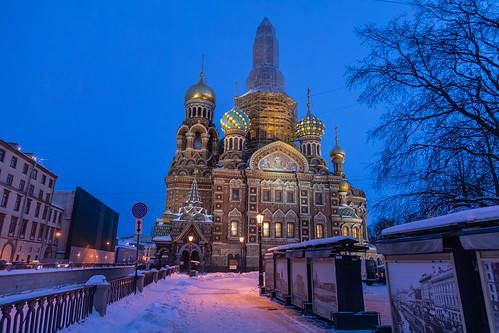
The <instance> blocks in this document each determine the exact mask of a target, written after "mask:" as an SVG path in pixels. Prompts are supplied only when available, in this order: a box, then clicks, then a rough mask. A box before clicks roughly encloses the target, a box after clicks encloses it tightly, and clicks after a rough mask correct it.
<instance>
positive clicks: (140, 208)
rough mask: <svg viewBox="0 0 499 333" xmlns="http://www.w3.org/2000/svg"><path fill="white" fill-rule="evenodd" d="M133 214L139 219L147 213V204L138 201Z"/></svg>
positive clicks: (133, 208)
mask: <svg viewBox="0 0 499 333" xmlns="http://www.w3.org/2000/svg"><path fill="white" fill-rule="evenodd" d="M132 214H133V216H135V217H136V218H138V219H140V218H142V217H144V216H146V214H147V206H146V204H144V203H142V202H139V203H136V204H135V205H133V207H132Z"/></svg>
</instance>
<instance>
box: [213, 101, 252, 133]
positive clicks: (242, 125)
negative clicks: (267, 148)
mask: <svg viewBox="0 0 499 333" xmlns="http://www.w3.org/2000/svg"><path fill="white" fill-rule="evenodd" d="M220 125H221V126H222V130H223V131H224V133H225V132H226V131H228V130H231V129H237V130H241V131H245V132H248V130H249V127H250V120H249V118H248V116H247V115H246V113H244V112H243V111H242V110H241V109H240V108H239V107H237V106H236V105H234V107H233V108H232V109H231V110H229V111H227V112H225V113H224V115H223V116H222V119H220Z"/></svg>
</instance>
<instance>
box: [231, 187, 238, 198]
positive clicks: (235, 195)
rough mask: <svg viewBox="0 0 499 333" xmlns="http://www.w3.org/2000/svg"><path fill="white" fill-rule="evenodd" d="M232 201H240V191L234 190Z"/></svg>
mask: <svg viewBox="0 0 499 333" xmlns="http://www.w3.org/2000/svg"><path fill="white" fill-rule="evenodd" d="M232 200H239V189H237V188H234V189H232Z"/></svg>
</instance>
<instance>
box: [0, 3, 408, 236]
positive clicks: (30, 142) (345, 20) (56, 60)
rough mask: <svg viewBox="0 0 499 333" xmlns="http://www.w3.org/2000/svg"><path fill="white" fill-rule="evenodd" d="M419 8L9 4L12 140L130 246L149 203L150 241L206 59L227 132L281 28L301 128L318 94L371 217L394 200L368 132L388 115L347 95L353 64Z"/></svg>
mask: <svg viewBox="0 0 499 333" xmlns="http://www.w3.org/2000/svg"><path fill="white" fill-rule="evenodd" d="M409 10H410V7H409V6H408V5H406V4H404V1H403V0H400V1H389V0H386V1H383V0H377V1H375V0H335V1H203V2H194V1H122V0H120V1H84V2H78V1H50V2H36V1H35V2H27V1H3V2H1V3H0V30H1V31H2V34H0V44H1V46H2V52H0V98H1V101H2V106H1V111H0V124H1V131H0V138H1V139H2V140H4V141H7V142H17V143H18V144H19V145H20V146H21V147H22V151H23V152H25V153H26V152H33V153H35V154H36V156H37V157H40V158H43V159H45V161H44V162H43V165H44V166H45V167H47V168H48V169H49V170H51V171H52V172H54V173H55V174H57V175H58V176H59V179H58V180H57V183H56V190H64V191H71V190H74V189H75V188H76V187H77V186H81V187H83V189H85V190H86V191H88V192H90V193H91V194H92V195H94V196H95V197H97V198H98V199H99V200H101V201H103V202H104V203H105V204H106V205H108V206H109V207H111V208H112V209H114V210H116V211H117V212H118V213H119V214H120V221H119V229H118V236H120V237H121V236H127V235H131V234H132V232H133V219H134V218H133V216H132V214H131V207H132V205H133V204H134V203H136V202H144V203H146V204H147V205H148V207H149V212H148V214H147V216H146V218H145V223H146V234H149V232H150V229H151V228H152V226H153V224H154V221H155V219H156V217H159V216H160V214H161V213H162V212H163V210H164V203H165V195H166V189H165V183H164V177H165V176H166V175H167V172H168V169H169V167H170V163H171V161H172V159H173V156H174V153H175V149H176V139H175V136H176V130H177V129H178V127H179V126H180V125H181V123H182V121H183V120H184V117H185V109H184V93H185V91H186V90H187V88H189V86H191V85H193V84H195V83H197V82H198V81H199V72H200V70H201V55H202V54H204V55H205V68H204V71H205V82H206V84H208V85H209V86H210V87H211V88H212V89H213V90H214V91H215V93H216V96H217V103H216V110H215V117H214V122H215V124H216V127H217V129H218V130H219V131H220V123H219V120H220V117H221V116H222V114H223V113H224V112H226V111H228V110H229V109H230V108H231V107H232V106H233V104H234V99H233V97H234V86H235V82H236V81H238V82H239V89H238V90H239V93H240V94H242V93H244V86H245V81H246V78H247V76H248V74H249V72H250V70H251V64H252V47H253V39H254V37H255V33H256V28H257V27H258V25H259V24H260V22H261V21H262V20H263V18H264V17H268V18H269V20H270V21H271V23H272V24H273V25H274V27H275V29H276V32H277V38H278V40H279V44H280V69H281V71H282V73H283V74H284V76H285V78H286V90H287V94H288V95H290V96H291V97H292V98H294V99H295V100H296V101H297V102H298V109H297V110H298V118H299V119H300V118H302V117H303V116H304V115H305V113H306V96H305V95H306V91H307V88H308V87H310V89H311V96H312V97H311V102H312V113H313V114H314V115H315V116H318V117H319V118H321V120H322V121H323V122H324V123H325V125H326V134H325V135H324V137H323V140H322V154H323V157H324V158H325V159H326V160H327V162H328V166H329V168H330V169H332V164H331V161H330V158H329V152H330V150H331V148H332V147H333V145H334V126H335V124H338V127H339V138H340V141H339V143H340V145H341V146H342V147H343V148H344V149H345V151H346V154H347V156H346V162H345V173H346V176H347V178H348V180H349V181H351V182H352V184H353V185H354V186H356V187H358V188H360V189H363V190H364V191H365V192H366V195H367V199H368V207H369V206H371V205H372V203H374V202H375V201H376V200H377V199H380V198H381V197H382V196H383V194H382V193H377V192H376V191H375V190H374V189H373V187H372V181H371V169H370V167H369V164H370V163H372V162H373V161H374V160H375V158H376V152H377V151H379V150H380V147H379V146H373V145H372V144H371V143H370V142H369V143H368V142H367V133H368V131H369V130H370V129H373V128H374V127H375V126H376V125H377V124H379V121H380V119H379V117H380V115H381V114H382V113H383V112H384V109H383V108H382V107H378V108H377V109H372V108H368V107H367V106H366V105H362V104H359V103H358V102H357V98H358V96H359V94H360V90H348V89H347V88H346V87H345V71H346V69H345V67H346V66H347V65H354V64H355V63H356V62H357V61H358V60H360V59H362V58H363V57H364V56H365V55H366V54H367V53H368V51H369V50H368V48H367V47H366V46H363V45H361V40H360V39H359V37H358V36H357V35H356V33H355V28H357V27H361V26H363V25H365V24H367V23H376V24H379V25H385V24H387V23H388V22H389V21H390V20H391V19H393V18H395V17H396V16H399V15H401V14H404V13H407V12H408V11H409ZM220 137H223V133H222V132H221V131H220ZM373 218H375V216H373V215H372V214H371V215H369V208H368V222H369V221H372V220H373Z"/></svg>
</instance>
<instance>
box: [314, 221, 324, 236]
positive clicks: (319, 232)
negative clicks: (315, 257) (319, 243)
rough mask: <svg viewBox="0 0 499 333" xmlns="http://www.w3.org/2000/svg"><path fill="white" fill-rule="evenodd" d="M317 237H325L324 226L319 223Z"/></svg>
mask: <svg viewBox="0 0 499 333" xmlns="http://www.w3.org/2000/svg"><path fill="white" fill-rule="evenodd" d="M315 227H316V229H317V237H316V238H324V226H323V225H322V224H317V225H316V226H315Z"/></svg>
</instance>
